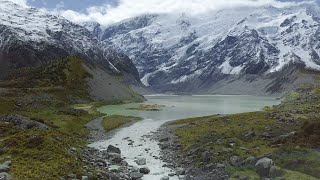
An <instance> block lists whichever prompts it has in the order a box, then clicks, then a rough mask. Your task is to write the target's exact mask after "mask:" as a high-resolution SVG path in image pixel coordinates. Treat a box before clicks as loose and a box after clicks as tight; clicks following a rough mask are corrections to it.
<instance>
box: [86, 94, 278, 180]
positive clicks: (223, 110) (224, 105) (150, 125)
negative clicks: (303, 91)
mask: <svg viewBox="0 0 320 180" xmlns="http://www.w3.org/2000/svg"><path fill="white" fill-rule="evenodd" d="M146 98H147V100H148V101H146V102H144V103H133V104H125V105H112V106H105V107H102V108H100V109H99V111H101V112H103V113H106V114H108V115H126V116H137V117H142V118H143V120H142V121H139V122H138V123H135V124H133V125H131V126H129V127H125V128H122V129H120V130H118V131H117V132H115V134H114V135H113V136H112V137H110V138H109V139H106V140H104V141H99V142H95V143H93V144H90V145H89V146H91V147H94V148H97V149H100V150H105V149H106V148H107V147H108V146H109V145H110V144H111V145H114V146H117V147H119V148H120V149H121V152H122V155H123V156H124V157H125V158H126V161H127V162H128V163H129V165H135V166H137V165H136V163H135V162H134V160H135V159H136V158H137V157H143V158H146V159H147V165H146V166H147V167H148V168H149V169H150V170H151V172H150V174H149V175H145V176H144V177H143V179H144V180H160V178H161V177H163V176H166V175H167V174H168V173H170V172H173V171H172V170H171V169H168V168H164V167H162V166H163V165H164V162H162V161H161V160H160V159H157V158H155V156H156V157H159V152H160V148H159V146H158V142H156V141H154V140H151V139H150V138H149V137H148V135H150V134H152V133H153V132H155V131H157V129H159V127H160V126H161V125H163V124H164V123H166V122H169V121H173V120H177V119H184V118H192V117H200V116H208V115H214V114H235V113H242V112H252V111H258V110H261V109H262V108H264V107H265V106H272V105H276V104H279V103H280V100H277V99H276V98H274V97H257V96H226V95H207V96H205V95H203V96H167V95H154V96H146ZM141 104H158V105H164V106H165V107H164V108H163V110H162V111H138V110H129V109H128V108H132V107H138V106H140V105H141ZM127 137H130V139H131V140H133V141H134V144H133V145H128V144H129V142H128V141H127V140H124V139H126V138H127ZM145 149H150V150H149V151H146V150H145ZM175 179H178V177H172V178H171V180H175Z"/></svg>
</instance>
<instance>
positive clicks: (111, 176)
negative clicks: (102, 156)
mask: <svg viewBox="0 0 320 180" xmlns="http://www.w3.org/2000/svg"><path fill="white" fill-rule="evenodd" d="M101 179H103V178H101ZM107 179H110V180H120V177H119V175H118V174H116V173H110V174H109V178H107Z"/></svg>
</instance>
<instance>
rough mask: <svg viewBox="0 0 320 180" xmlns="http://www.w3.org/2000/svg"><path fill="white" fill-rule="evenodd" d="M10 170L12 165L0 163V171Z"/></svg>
mask: <svg viewBox="0 0 320 180" xmlns="http://www.w3.org/2000/svg"><path fill="white" fill-rule="evenodd" d="M9 171H10V166H8V165H6V164H0V173H3V172H9Z"/></svg>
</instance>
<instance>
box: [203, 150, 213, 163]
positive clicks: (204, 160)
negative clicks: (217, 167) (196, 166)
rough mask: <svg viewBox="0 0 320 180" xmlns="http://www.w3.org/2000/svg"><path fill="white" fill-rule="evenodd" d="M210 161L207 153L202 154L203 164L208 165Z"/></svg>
mask: <svg viewBox="0 0 320 180" xmlns="http://www.w3.org/2000/svg"><path fill="white" fill-rule="evenodd" d="M210 160H211V154H210V152H209V151H206V152H204V153H202V161H203V162H206V163H208V162H210Z"/></svg>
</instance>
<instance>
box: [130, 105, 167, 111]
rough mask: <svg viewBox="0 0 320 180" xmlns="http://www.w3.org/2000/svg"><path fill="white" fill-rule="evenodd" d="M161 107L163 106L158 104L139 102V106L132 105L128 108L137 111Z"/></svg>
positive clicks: (158, 109)
mask: <svg viewBox="0 0 320 180" xmlns="http://www.w3.org/2000/svg"><path fill="white" fill-rule="evenodd" d="M162 108H164V106H163V105H158V104H141V105H140V106H139V107H133V108H128V109H130V110H137V111H161V110H162Z"/></svg>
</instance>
